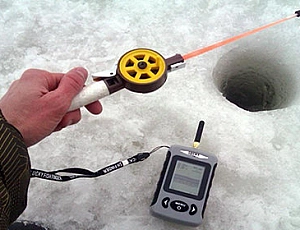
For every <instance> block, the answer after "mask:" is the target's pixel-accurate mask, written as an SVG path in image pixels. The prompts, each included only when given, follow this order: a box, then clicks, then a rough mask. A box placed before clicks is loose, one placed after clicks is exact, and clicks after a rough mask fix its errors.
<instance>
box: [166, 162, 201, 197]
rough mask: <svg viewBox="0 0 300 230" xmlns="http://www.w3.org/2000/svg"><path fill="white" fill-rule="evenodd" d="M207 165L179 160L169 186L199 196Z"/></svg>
mask: <svg viewBox="0 0 300 230" xmlns="http://www.w3.org/2000/svg"><path fill="white" fill-rule="evenodd" d="M204 171H205V167H203V166H200V165H196V164H191V163H188V162H185V161H181V160H177V162H176V166H175V168H174V173H173V176H172V179H171V183H170V186H169V188H170V189H173V190H176V191H179V192H184V193H187V194H190V195H194V196H197V195H198V193H199V189H200V185H201V182H202V179H203V175H204Z"/></svg>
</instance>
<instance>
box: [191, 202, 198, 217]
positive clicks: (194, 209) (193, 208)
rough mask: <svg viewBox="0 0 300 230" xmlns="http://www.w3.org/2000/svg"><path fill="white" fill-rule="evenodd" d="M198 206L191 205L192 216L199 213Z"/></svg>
mask: <svg viewBox="0 0 300 230" xmlns="http://www.w3.org/2000/svg"><path fill="white" fill-rule="evenodd" d="M197 210H198V209H197V206H196V205H194V204H192V205H191V210H190V212H189V214H190V215H191V216H192V215H195V214H196V213H197Z"/></svg>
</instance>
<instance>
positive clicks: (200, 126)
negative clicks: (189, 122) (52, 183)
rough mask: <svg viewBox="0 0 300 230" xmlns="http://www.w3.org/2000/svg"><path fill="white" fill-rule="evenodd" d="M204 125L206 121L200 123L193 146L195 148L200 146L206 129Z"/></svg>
mask: <svg viewBox="0 0 300 230" xmlns="http://www.w3.org/2000/svg"><path fill="white" fill-rule="evenodd" d="M204 124H205V123H204V121H199V125H198V129H197V133H196V136H195V140H194V144H193V147H194V148H198V146H199V144H200V140H201V136H202V132H203V129H204Z"/></svg>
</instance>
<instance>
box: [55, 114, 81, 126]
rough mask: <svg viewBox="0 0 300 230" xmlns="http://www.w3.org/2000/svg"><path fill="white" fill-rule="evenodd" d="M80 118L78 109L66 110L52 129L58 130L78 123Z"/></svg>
mask: <svg viewBox="0 0 300 230" xmlns="http://www.w3.org/2000/svg"><path fill="white" fill-rule="evenodd" d="M80 119H81V113H80V110H79V109H77V110H74V111H72V112H68V113H67V114H66V115H65V116H64V117H63V118H62V119H61V121H60V122H59V124H58V125H57V126H56V128H55V130H54V131H59V130H61V129H63V128H65V127H67V126H70V125H74V124H76V123H78V122H79V121H80Z"/></svg>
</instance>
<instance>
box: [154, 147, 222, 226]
mask: <svg viewBox="0 0 300 230" xmlns="http://www.w3.org/2000/svg"><path fill="white" fill-rule="evenodd" d="M217 161H218V160H217V157H216V156H215V155H213V154H208V153H205V152H202V151H200V150H199V149H196V148H190V147H185V146H180V145H173V146H171V147H170V148H169V150H168V153H167V156H166V160H165V162H164V165H163V169H162V172H161V175H160V179H159V181H158V183H157V188H156V191H155V193H154V198H153V201H152V203H151V205H150V213H151V214H152V215H153V216H155V217H159V218H162V219H166V220H169V221H172V222H177V223H180V224H184V225H189V226H198V225H200V224H201V222H202V219H203V216H204V211H205V207H206V203H207V200H208V197H209V190H210V188H211V185H212V180H213V177H214V172H215V169H216V167H217Z"/></svg>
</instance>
